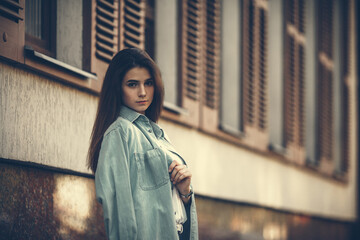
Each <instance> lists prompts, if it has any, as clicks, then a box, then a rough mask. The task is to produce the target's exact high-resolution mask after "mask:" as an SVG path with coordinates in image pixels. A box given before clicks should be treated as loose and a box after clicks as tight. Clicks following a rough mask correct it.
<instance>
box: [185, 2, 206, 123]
mask: <svg viewBox="0 0 360 240" xmlns="http://www.w3.org/2000/svg"><path fill="white" fill-rule="evenodd" d="M180 4H181V12H180V15H181V16H180V19H181V45H180V46H181V50H180V52H181V55H180V58H181V60H180V78H181V107H182V108H184V109H186V110H187V111H188V115H181V119H180V120H181V121H183V122H184V123H186V124H188V125H191V126H194V127H198V126H199V110H200V96H201V92H200V90H201V79H200V78H201V71H202V66H201V65H202V63H201V43H202V42H201V37H202V34H201V19H202V16H201V13H202V9H201V8H202V4H201V2H200V0H184V1H180Z"/></svg>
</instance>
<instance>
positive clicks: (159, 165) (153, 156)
mask: <svg viewBox="0 0 360 240" xmlns="http://www.w3.org/2000/svg"><path fill="white" fill-rule="evenodd" d="M135 159H136V164H137V169H138V177H139V185H140V187H141V189H143V190H145V191H147V190H154V189H157V188H159V187H161V186H163V185H165V184H167V183H169V182H170V178H169V172H168V166H167V161H166V156H165V154H164V153H163V152H161V151H160V150H159V149H158V148H155V149H151V150H149V151H146V152H145V153H135Z"/></svg>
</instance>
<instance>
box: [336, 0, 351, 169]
mask: <svg viewBox="0 0 360 240" xmlns="http://www.w3.org/2000/svg"><path fill="white" fill-rule="evenodd" d="M350 4H351V3H350V0H343V1H342V9H341V10H342V14H341V17H342V19H341V28H342V39H341V48H342V51H341V52H342V55H341V78H342V85H343V88H342V137H341V143H342V145H341V151H342V153H341V169H339V170H340V171H341V173H342V174H346V173H347V172H348V170H349V162H350V156H349V154H350V129H353V126H351V124H350V119H351V116H350V113H351V112H350V106H351V102H350V99H351V98H350V92H351V91H350V87H351V86H350V52H349V50H350V44H351V43H350V22H351V21H350V16H351V14H350V9H351V8H350Z"/></svg>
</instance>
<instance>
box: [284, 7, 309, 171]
mask: <svg viewBox="0 0 360 240" xmlns="http://www.w3.org/2000/svg"><path fill="white" fill-rule="evenodd" d="M304 13H305V0H287V1H285V61H284V64H285V67H284V77H285V79H284V86H285V88H284V100H285V102H284V118H285V119H284V123H285V131H284V132H285V134H284V138H285V139H284V142H285V146H286V149H287V152H288V158H289V160H291V161H293V162H296V163H298V164H304V163H305V158H306V155H305V136H304V133H305V126H304V124H305V116H304V113H305V109H304V105H305V96H304V94H305V93H304V91H305V79H304V65H305V64H304V63H305V62H304V58H305V19H304V17H305V16H304Z"/></svg>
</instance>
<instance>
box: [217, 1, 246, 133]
mask: <svg viewBox="0 0 360 240" xmlns="http://www.w3.org/2000/svg"><path fill="white" fill-rule="evenodd" d="M240 3H241V2H240V1H237V0H229V1H223V2H222V14H221V29H222V34H221V37H222V39H221V43H222V44H221V54H222V55H221V60H222V66H221V86H220V88H221V110H220V116H221V117H220V128H221V130H223V131H224V132H227V133H229V134H231V135H233V136H235V137H240V136H241V130H242V129H241V125H242V122H241V119H242V114H241V113H242V107H241V106H242V104H241V103H242V101H241V95H242V94H241V87H242V85H241V77H240V76H241V72H242V67H241V56H242V49H241V42H242V41H241V38H242V35H241V34H242V32H241V22H242V21H241V15H240V14H239V12H242V11H241V4H240ZM225 13H226V14H225ZM239 43H240V44H239Z"/></svg>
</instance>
